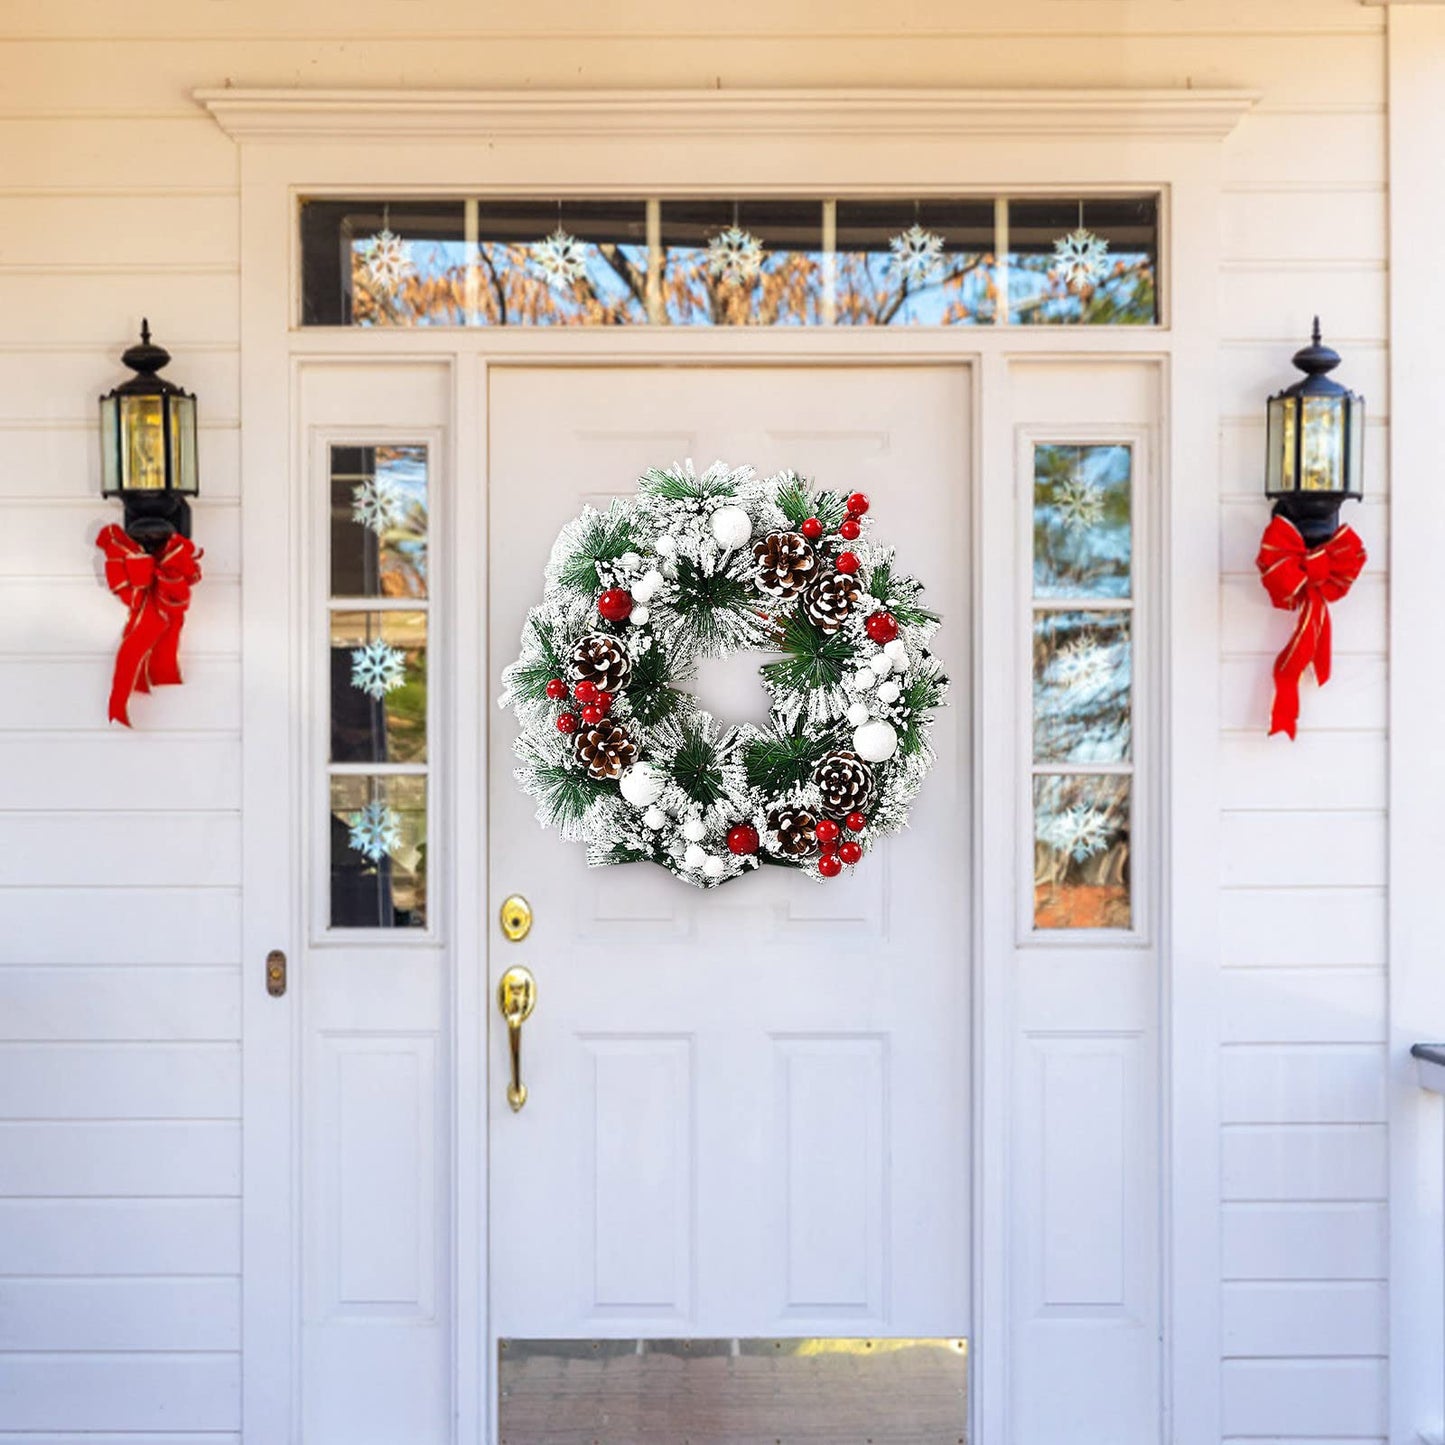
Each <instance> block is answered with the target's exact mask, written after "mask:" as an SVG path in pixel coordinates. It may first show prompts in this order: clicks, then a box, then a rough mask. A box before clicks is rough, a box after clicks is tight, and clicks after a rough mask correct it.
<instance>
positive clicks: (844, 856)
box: [815, 813, 868, 878]
mask: <svg viewBox="0 0 1445 1445" xmlns="http://www.w3.org/2000/svg"><path fill="white" fill-rule="evenodd" d="M867 826H868V819H867V818H866V817H865V816H864V815H863V814H862V813H849V814H848V816H847V817H846V818H844V819H843V822H842V825H841V826H840V825H839V823H838V820H837V819H836V818H822V819H820V820H819V822H818V827H817V829H816V830H815V836H816V837H817V839H818V844H819V846H820V847H821V849H822V850H823V851H822V855H821V856H820V857H819V859H818V872H819V873H821V874H822V875H823V877H824V878H836V877H837V876H838V875H839V874H840V873H841V872H842V871H843V865H844V864H845V863H848V864H853V863H857V862H859V861H860V860H861V859H862V857H863V845H862V844H861V843H860V842H858V841H857V839H856V838H843V829H844V828H846V829H847V830H848V831H849V832H850V833H861V832H862V831H863V830H864V828H866V827H867ZM840 839H842V841H841V842H840V841H839V840H840Z"/></svg>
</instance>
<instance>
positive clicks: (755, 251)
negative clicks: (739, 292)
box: [707, 226, 763, 286]
mask: <svg viewBox="0 0 1445 1445" xmlns="http://www.w3.org/2000/svg"><path fill="white" fill-rule="evenodd" d="M762 267H763V243H762V242H761V241H759V240H758V238H757V237H756V236H755V235H753V233H752V232H751V231H744V230H743V229H742V228H741V227H740V226H729V227H728V228H727V230H725V231H719V232H718V233H717V235H716V236H714V237H713V238H712V240H710V241H709V242H708V243H707V269H708V270H709V271H711V272H712V274H713V275H714V276H716V277H717V279H718V280H719V281H722V282H724V283H725V284H727V285H729V286H742V285H746V284H747V282H749V281H751V280H752V279H753V278H754V277H755V276H756V275H757V274H758V272H759V271H761V270H762Z"/></svg>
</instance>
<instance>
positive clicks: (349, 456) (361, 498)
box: [331, 446, 427, 597]
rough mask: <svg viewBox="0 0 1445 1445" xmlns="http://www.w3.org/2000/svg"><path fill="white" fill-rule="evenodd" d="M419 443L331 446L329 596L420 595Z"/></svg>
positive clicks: (423, 477) (422, 485)
mask: <svg viewBox="0 0 1445 1445" xmlns="http://www.w3.org/2000/svg"><path fill="white" fill-rule="evenodd" d="M426 549H427V456H426V448H425V447H421V446H396V447H347V446H335V447H332V448H331V595H332V596H333V597H425V596H426V589H427V576H426V574H427V555H426Z"/></svg>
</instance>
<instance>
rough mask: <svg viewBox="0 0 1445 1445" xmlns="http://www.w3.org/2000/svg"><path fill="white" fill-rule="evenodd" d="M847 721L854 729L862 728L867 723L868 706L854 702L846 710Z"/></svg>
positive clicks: (864, 703)
mask: <svg viewBox="0 0 1445 1445" xmlns="http://www.w3.org/2000/svg"><path fill="white" fill-rule="evenodd" d="M848 721H849V722H850V723H852V724H853V726H854V727H855V728H856V727H862V726H863V724H864V723H865V722H867V721H868V704H867V703H866V702H855V703H853V704H852V706H851V707H849V709H848Z"/></svg>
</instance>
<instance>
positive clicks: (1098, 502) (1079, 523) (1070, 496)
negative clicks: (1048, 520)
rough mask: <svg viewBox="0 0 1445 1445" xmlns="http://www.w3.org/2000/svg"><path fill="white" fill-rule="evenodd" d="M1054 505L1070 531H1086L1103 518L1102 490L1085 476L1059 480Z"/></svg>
mask: <svg viewBox="0 0 1445 1445" xmlns="http://www.w3.org/2000/svg"><path fill="white" fill-rule="evenodd" d="M1054 505H1055V506H1056V507H1057V508H1058V509H1059V516H1060V517H1061V518H1062V520H1063V523H1064V526H1065V527H1067V528H1068V530H1069V531H1070V532H1087V531H1088V530H1089V529H1090V528H1091V527H1097V526H1098V525H1099V523H1100V522H1102V521H1103V520H1104V490H1103V488H1102V487H1100V486H1099V485H1098V483H1097V482H1091V481H1089V480H1088V479H1087V478H1085V477H1069V478H1068V479H1067V480H1066V481H1063V482H1060V483H1059V490H1058V492H1057V494H1056V495H1055V497H1054Z"/></svg>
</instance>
